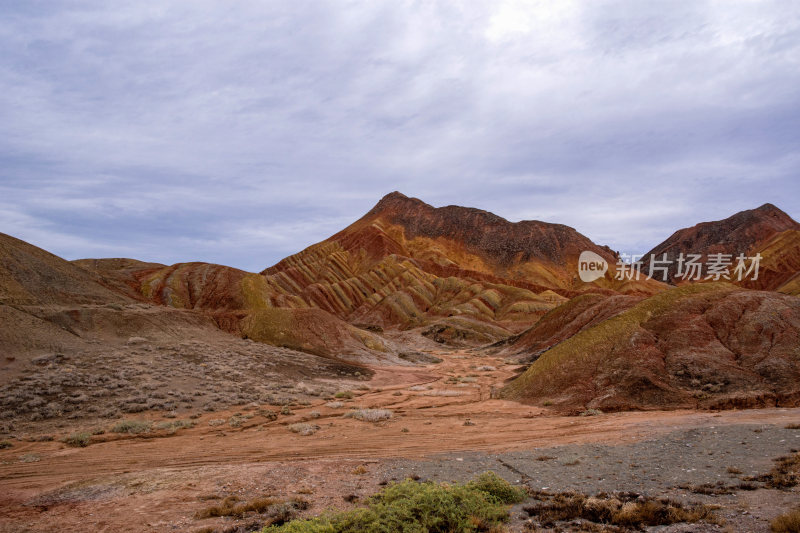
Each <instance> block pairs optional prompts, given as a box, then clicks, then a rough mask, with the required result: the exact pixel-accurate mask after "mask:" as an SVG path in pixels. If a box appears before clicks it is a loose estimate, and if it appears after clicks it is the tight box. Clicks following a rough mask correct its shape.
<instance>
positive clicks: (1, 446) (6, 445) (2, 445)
mask: <svg viewBox="0 0 800 533" xmlns="http://www.w3.org/2000/svg"><path fill="white" fill-rule="evenodd" d="M12 446H14V445H13V444H11V442H10V441H7V440H4V441H0V450H5V449H6V448H11V447H12Z"/></svg>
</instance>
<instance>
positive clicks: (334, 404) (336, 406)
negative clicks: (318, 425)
mask: <svg viewBox="0 0 800 533" xmlns="http://www.w3.org/2000/svg"><path fill="white" fill-rule="evenodd" d="M325 407H330V408H331V409H341V408H342V407H344V402H328V403H326V404H325Z"/></svg>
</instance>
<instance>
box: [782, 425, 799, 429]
mask: <svg viewBox="0 0 800 533" xmlns="http://www.w3.org/2000/svg"><path fill="white" fill-rule="evenodd" d="M785 427H786V429H800V424H787V425H786V426H785Z"/></svg>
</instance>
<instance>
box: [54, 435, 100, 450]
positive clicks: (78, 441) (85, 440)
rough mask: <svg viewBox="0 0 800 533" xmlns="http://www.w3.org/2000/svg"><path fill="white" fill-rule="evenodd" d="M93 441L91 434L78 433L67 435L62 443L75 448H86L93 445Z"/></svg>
mask: <svg viewBox="0 0 800 533" xmlns="http://www.w3.org/2000/svg"><path fill="white" fill-rule="evenodd" d="M91 440H92V436H91V435H90V434H88V433H83V432H78V433H71V434H69V435H67V436H66V437H64V438H63V439H61V442H63V443H64V444H66V445H67V446H72V447H73V448H85V447H87V446H88V445H89V444H90V443H91Z"/></svg>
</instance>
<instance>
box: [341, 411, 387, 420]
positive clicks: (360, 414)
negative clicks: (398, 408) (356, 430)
mask: <svg viewBox="0 0 800 533" xmlns="http://www.w3.org/2000/svg"><path fill="white" fill-rule="evenodd" d="M344 416H345V417H346V418H355V419H356V420H361V421H363V422H380V421H381V420H389V419H390V418H392V412H391V411H390V410H388V409H356V410H354V411H350V412H349V413H347V414H345V415H344Z"/></svg>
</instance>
